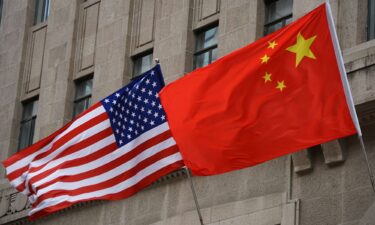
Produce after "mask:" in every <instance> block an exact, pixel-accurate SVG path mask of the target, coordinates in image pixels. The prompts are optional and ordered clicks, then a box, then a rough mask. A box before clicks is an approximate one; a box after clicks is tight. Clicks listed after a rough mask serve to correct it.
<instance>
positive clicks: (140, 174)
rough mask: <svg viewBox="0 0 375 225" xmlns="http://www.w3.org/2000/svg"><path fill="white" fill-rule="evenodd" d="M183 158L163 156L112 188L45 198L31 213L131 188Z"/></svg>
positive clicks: (179, 156)
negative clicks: (65, 202)
mask: <svg viewBox="0 0 375 225" xmlns="http://www.w3.org/2000/svg"><path fill="white" fill-rule="evenodd" d="M180 160H181V155H180V153H175V154H173V155H171V156H169V157H167V158H163V159H161V160H159V161H157V162H155V163H153V164H152V165H150V166H148V167H146V168H144V169H143V170H141V171H140V172H138V173H137V174H136V175H134V176H133V177H131V178H129V179H127V180H125V181H123V182H121V183H118V184H116V185H114V186H112V187H110V188H106V189H102V190H96V191H93V192H88V193H84V194H80V195H76V196H69V195H62V196H58V197H54V198H49V199H48V200H44V201H43V202H41V203H40V204H38V206H37V207H35V208H34V209H32V210H31V211H30V215H32V214H34V213H35V212H37V211H40V210H42V209H44V208H47V207H50V206H53V205H57V204H59V203H62V202H64V201H69V202H77V201H82V200H84V199H85V200H87V199H91V198H99V197H103V196H105V195H109V194H115V193H118V192H121V191H123V190H125V189H127V188H130V187H132V186H134V185H136V184H137V183H138V182H140V181H142V179H144V178H146V177H147V176H149V175H152V174H153V173H155V172H157V171H158V170H160V169H162V168H163V167H165V166H167V165H169V164H172V163H175V162H178V161H180Z"/></svg>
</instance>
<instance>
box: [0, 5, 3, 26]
mask: <svg viewBox="0 0 375 225" xmlns="http://www.w3.org/2000/svg"><path fill="white" fill-rule="evenodd" d="M3 6H4V0H0V25H1V20H2V17H3Z"/></svg>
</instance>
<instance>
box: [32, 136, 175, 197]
mask: <svg viewBox="0 0 375 225" xmlns="http://www.w3.org/2000/svg"><path fill="white" fill-rule="evenodd" d="M170 137H171V134H170V132H169V131H165V132H164V133H162V134H160V135H158V136H156V137H154V138H152V139H150V140H149V141H147V142H145V143H143V144H142V145H139V146H137V147H136V148H134V150H132V151H130V152H122V151H121V149H118V150H116V151H113V150H112V152H111V153H110V154H107V155H104V156H103V157H101V158H98V159H96V160H91V158H89V159H81V160H80V163H79V164H77V163H76V164H75V165H73V166H71V165H67V166H66V167H63V168H60V169H59V170H58V171H56V172H54V173H52V174H51V175H50V176H49V177H45V178H44V179H42V180H39V181H38V182H35V185H36V186H37V187H38V189H39V190H40V191H41V190H42V189H43V188H46V187H48V186H50V185H52V184H54V183H56V182H57V181H60V184H61V182H62V181H64V182H74V181H79V180H83V179H84V178H89V177H92V176H94V175H97V174H100V173H103V172H106V171H108V170H109V169H112V168H114V167H115V165H117V164H116V162H119V163H124V162H126V161H127V160H130V159H132V158H134V157H135V156H136V154H139V153H141V152H143V151H145V150H147V149H150V150H149V151H153V150H155V149H156V148H155V146H157V143H160V142H162V141H165V140H166V139H168V138H169V139H170ZM153 146H154V148H151V147H153ZM124 149H125V148H124ZM124 149H122V150H124ZM105 168H107V170H105ZM73 175H74V176H73ZM55 185H59V184H55Z"/></svg>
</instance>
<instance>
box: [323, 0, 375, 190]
mask: <svg viewBox="0 0 375 225" xmlns="http://www.w3.org/2000/svg"><path fill="white" fill-rule="evenodd" d="M326 9H327V15H328V18H327V20H328V25H329V30H330V32H331V37H332V42H333V47H334V49H335V54H336V58H337V61H338V62H337V64H338V66H339V70H340V75H341V81H342V83H343V87H344V91H345V96H346V101H347V103H348V107H349V111H350V115H351V117H352V120H353V123H354V125H355V127H356V129H357V134H358V139H359V141H360V144H361V149H362V151H363V154H364V156H365V160H366V163H367V170H368V174H369V177H370V181H371V185H372V189H373V191H374V193H375V182H374V174H373V172H372V169H371V165H370V162H369V160H368V157H367V152H366V148H365V144H364V142H363V137H362V131H361V127H360V125H359V121H358V116H357V112H356V110H355V106H354V101H353V96H352V93H351V91H350V86H349V81H348V78H347V75H346V70H345V66H344V59H343V57H342V53H341V48H340V44H339V40H338V38H337V33H336V27H335V23H334V20H333V16H332V11H331V6H330V4H329V1H328V0H326Z"/></svg>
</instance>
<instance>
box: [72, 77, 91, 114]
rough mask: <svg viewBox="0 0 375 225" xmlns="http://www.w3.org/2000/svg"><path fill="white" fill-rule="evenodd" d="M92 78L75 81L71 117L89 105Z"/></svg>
mask: <svg viewBox="0 0 375 225" xmlns="http://www.w3.org/2000/svg"><path fill="white" fill-rule="evenodd" d="M91 92H92V78H90V79H85V80H82V81H79V82H77V84H76V96H75V98H74V109H73V117H76V116H77V115H78V114H80V113H81V112H83V111H85V110H86V109H88V108H89V107H90V106H91Z"/></svg>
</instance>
